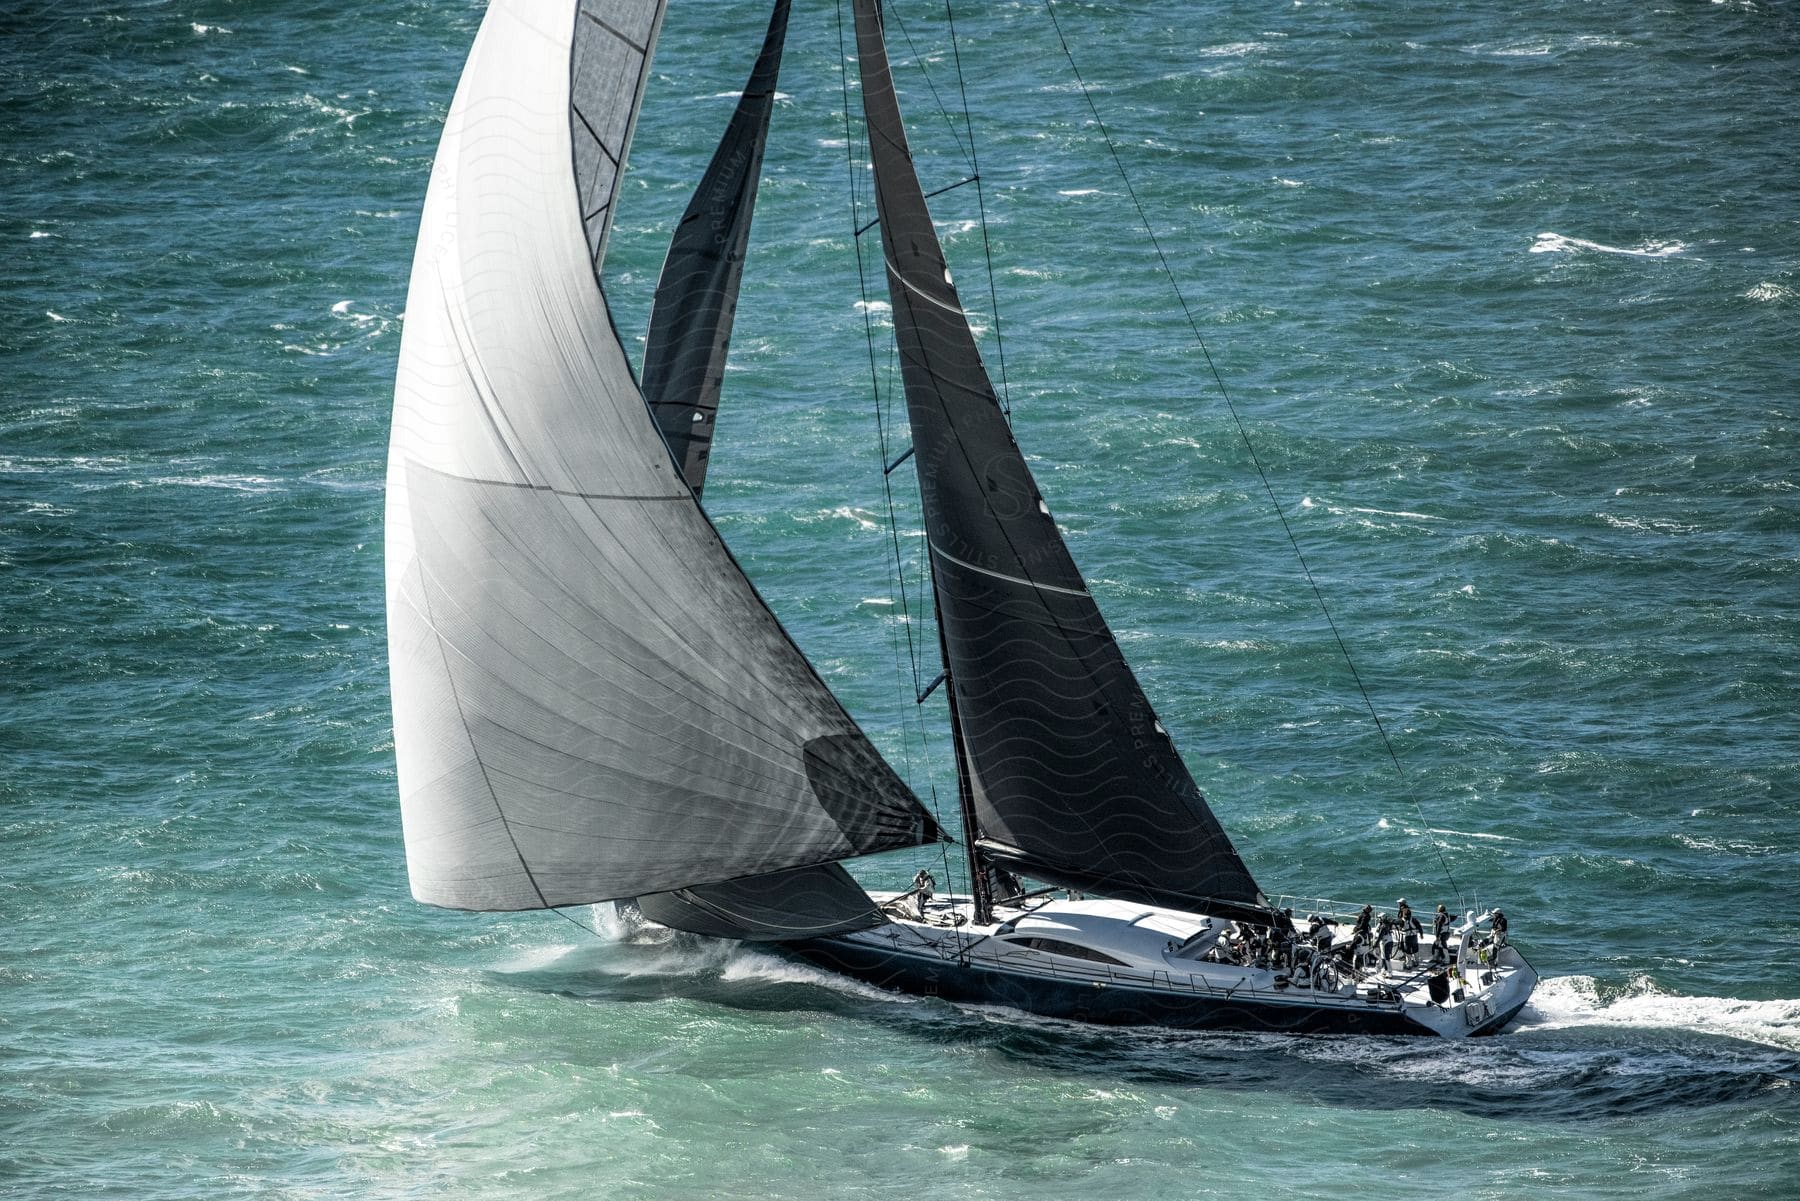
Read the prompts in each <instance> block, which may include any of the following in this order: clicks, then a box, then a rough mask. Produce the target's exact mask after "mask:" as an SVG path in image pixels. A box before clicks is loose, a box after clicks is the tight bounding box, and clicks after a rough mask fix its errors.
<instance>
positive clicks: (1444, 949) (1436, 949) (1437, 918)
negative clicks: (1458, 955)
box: [1431, 904, 1450, 963]
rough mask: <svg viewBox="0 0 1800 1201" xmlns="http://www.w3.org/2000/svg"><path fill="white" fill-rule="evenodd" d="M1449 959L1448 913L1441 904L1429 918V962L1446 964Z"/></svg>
mask: <svg viewBox="0 0 1800 1201" xmlns="http://www.w3.org/2000/svg"><path fill="white" fill-rule="evenodd" d="M1449 959H1450V911H1449V910H1448V909H1446V908H1444V906H1443V905H1442V904H1440V905H1438V907H1437V912H1436V913H1435V914H1433V915H1432V917H1431V961H1432V962H1433V963H1447V962H1449Z"/></svg>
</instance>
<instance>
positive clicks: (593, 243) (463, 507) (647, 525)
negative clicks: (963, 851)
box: [386, 0, 938, 909]
mask: <svg viewBox="0 0 1800 1201" xmlns="http://www.w3.org/2000/svg"><path fill="white" fill-rule="evenodd" d="M662 11H663V3H662V0H579V2H577V0H562V2H561V3H548V2H545V0H496V3H494V4H493V5H492V6H491V7H490V8H489V10H488V13H487V16H486V17H485V19H484V20H483V23H482V28H481V31H480V33H479V35H478V36H477V38H476V42H475V46H474V48H473V49H472V51H471V53H470V57H469V62H468V66H467V67H466V68H465V70H464V73H463V78H462V81H461V83H460V84H459V85H458V88H457V94H456V97H455V100H454V101H453V103H452V106H451V111H450V114H449V118H448V119H447V121H446V122H445V128H444V135H443V140H442V143H441V144H440V147H439V151H438V157H437V161H436V164H435V166H434V168H433V174H432V182H431V187H430V189H429V191H428V194H427V196H426V202H425V211H424V213H423V214H422V217H421V222H420V235H419V249H418V253H417V256H416V258H415V260H414V264H413V276H412V282H411V286H410V291H409V295H408V304H407V320H406V325H405V330H404V333H403V336H402V343H401V352H400V367H399V372H398V378H397V381H396V386H395V405H394V425H393V435H392V442H391V446H390V454H389V468H388V506H387V535H386V536H387V569H388V636H389V660H390V669H391V676H392V690H393V702H394V743H395V755H396V759H397V761H398V768H399V777H400V779H399V784H400V794H401V810H402V817H403V822H404V826H405V832H406V847H407V869H408V873H409V876H410V878H411V881H412V887H413V894H414V896H416V897H417V898H418V899H420V900H422V901H426V902H429V903H431V904H436V905H443V906H448V907H452V908H462V909H526V908H538V907H545V906H556V905H568V904H579V903H585V902H591V901H599V900H607V899H613V898H620V897H633V896H639V895H642V894H645V893H654V892H662V891H668V890H672V889H679V888H687V887H692V886H695V885H702V884H712V883H718V882H722V881H730V880H739V879H743V878H745V877H752V876H759V875H765V874H768V873H771V872H778V871H784V870H787V869H792V868H800V867H807V866H811V865H815V864H822V863H831V862H834V861H836V860H839V859H843V858H845V857H848V856H851V855H858V854H869V853H872V852H875V851H880V850H889V849H895V848H900V847H906V846H913V845H918V844H920V843H923V842H927V841H930V840H931V839H933V838H935V837H937V835H938V831H937V828H936V825H935V823H933V822H932V820H931V818H930V816H929V814H927V813H926V811H925V810H924V808H923V807H922V806H921V805H920V804H919V802H918V799H917V798H916V797H914V796H913V795H912V793H911V791H910V790H909V789H908V788H907V787H906V785H905V784H904V783H902V782H901V781H900V779H899V778H898V777H897V776H896V775H895V774H894V772H893V770H892V769H891V768H890V767H889V766H888V765H887V764H886V763H885V762H884V761H883V760H882V758H881V756H880V755H879V754H878V753H877V752H876V751H875V749H874V747H873V746H871V745H870V744H869V742H868V739H867V738H866V736H864V735H863V734H862V732H861V731H860V730H859V729H858V728H857V726H856V724H855V722H854V721H852V720H851V718H850V717H849V716H848V715H847V714H846V713H845V712H844V710H843V708H842V706H841V705H839V703H838V702H837V700H836V698H835V697H833V696H832V695H831V693H830V691H829V690H828V689H827V688H826V687H825V686H824V684H823V683H822V682H821V681H820V680H819V678H818V676H817V674H816V673H815V672H814V671H813V670H812V668H811V666H810V665H809V664H808V663H807V662H806V660H805V658H804V656H802V655H801V653H800V652H799V650H798V648H796V647H795V646H794V644H793V642H792V641H791V640H790V639H789V638H788V637H787V635H786V633H785V632H784V631H783V630H782V628H781V626H780V625H779V623H778V622H777V621H776V620H775V618H774V617H773V615H771V614H770V613H769V611H768V609H767V607H766V606H765V605H764V604H763V602H762V600H761V598H760V597H759V596H758V595H757V594H756V591H755V589H754V588H753V587H752V586H751V585H750V583H749V581H748V580H747V579H746V578H745V577H744V575H743V573H742V572H741V571H740V570H739V569H738V567H737V565H736V563H735V562H734V561H733V559H732V558H731V555H730V553H729V552H728V551H727V550H726V548H725V546H724V544H723V543H722V542H721V541H720V539H719V536H718V533H717V531H716V530H714V529H713V527H712V524H711V523H710V522H709V521H708V520H707V519H706V516H705V514H704V513H702V512H701V510H700V508H699V505H698V503H697V502H696V501H695V499H694V496H693V492H692V491H691V489H689V487H688V486H687V484H686V483H685V482H684V481H683V480H682V478H681V477H680V475H679V473H678V472H677V471H676V470H675V469H674V467H673V465H672V464H671V462H670V458H669V454H668V451H667V448H666V447H665V445H664V443H663V440H662V437H661V435H660V434H659V432H658V431H657V429H656V426H655V424H654V423H653V422H652V420H651V419H650V416H649V412H648V409H647V408H646V407H645V404H644V399H643V396H642V394H641V393H640V392H639V390H638V388H637V386H636V384H635V382H634V380H633V378H632V372H631V368H630V365H629V363H628V362H627V360H626V357H625V353H624V349H623V347H622V346H621V344H620V340H619V337H618V334H617V332H616V330H615V329H614V326H613V321H612V316H611V313H610V312H609V310H608V308H607V306H606V302H605V298H604V296H603V295H602V292H601V289H600V288H599V287H597V286H596V284H597V282H598V280H599V267H598V265H599V262H600V261H601V259H602V258H603V255H604V251H605V244H606V238H607V234H608V231H609V229H610V224H611V214H612V208H613V201H614V198H615V196H616V194H617V189H618V183H619V177H620V173H621V171H622V169H623V164H624V162H625V156H626V150H627V147H628V146H629V142H630V135H631V130H632V126H633V124H634V121H635V116H636V111H637V105H638V102H639V99H640V98H641V95H642V90H643V82H644V79H645V76H646V72H647V67H648V59H649V54H650V51H651V48H652V47H653V45H654V42H655V37H656V32H657V28H658V25H659V23H660V20H661V16H662Z"/></svg>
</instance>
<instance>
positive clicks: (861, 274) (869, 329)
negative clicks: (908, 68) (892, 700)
mask: <svg viewBox="0 0 1800 1201" xmlns="http://www.w3.org/2000/svg"><path fill="white" fill-rule="evenodd" d="M836 9H837V34H838V80H839V84H840V86H841V88H842V91H843V98H844V163H845V168H846V170H847V172H848V178H849V182H850V227H851V228H852V229H855V228H857V227H858V226H859V225H860V224H861V221H860V217H861V210H860V206H859V205H858V203H857V193H856V175H857V172H856V139H855V138H854V137H853V136H852V133H851V129H850V72H849V69H848V68H847V67H846V66H845V65H844V64H845V62H846V61H847V59H846V57H845V46H844V5H843V0H838V3H837V5H836ZM850 241H851V246H852V248H853V249H854V250H855V252H856V286H857V290H858V292H859V294H860V295H861V298H862V305H861V307H862V318H863V340H864V341H865V342H866V343H867V345H868V352H869V385H870V388H871V389H872V390H873V391H874V394H875V436H876V441H877V443H878V449H879V451H880V454H881V462H882V464H883V466H885V465H886V464H887V462H888V447H887V424H886V422H884V421H883V420H882V416H881V370H880V367H879V366H878V365H877V363H876V359H875V323H874V318H873V316H872V315H871V313H870V309H869V279H868V272H867V270H866V269H865V268H864V266H863V252H862V240H861V239H860V238H859V237H853V238H851V240H850ZM881 479H882V484H881V488H882V492H883V494H884V495H885V497H886V500H887V510H888V533H889V536H890V540H891V541H892V543H893V548H894V575H895V577H896V579H897V580H898V581H899V587H900V612H901V613H902V614H909V613H910V612H911V611H912V606H911V604H910V602H909V601H908V599H907V595H906V571H905V568H904V567H903V566H902V565H901V556H900V531H899V529H898V526H897V524H896V522H895V521H894V490H893V488H892V486H891V485H890V483H889V477H888V475H887V474H885V473H884V474H883V475H882V477H881ZM905 625H906V647H907V657H908V658H909V659H910V660H911V664H912V677H913V681H912V682H913V692H914V693H917V692H918V690H919V651H918V644H917V639H915V638H914V636H913V630H912V622H911V621H907V622H906V623H905Z"/></svg>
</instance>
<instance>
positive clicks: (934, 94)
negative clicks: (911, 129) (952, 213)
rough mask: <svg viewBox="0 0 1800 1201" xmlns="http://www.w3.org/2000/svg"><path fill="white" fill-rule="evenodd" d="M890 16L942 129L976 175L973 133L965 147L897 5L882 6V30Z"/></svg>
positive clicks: (965, 108) (966, 119) (965, 114)
mask: <svg viewBox="0 0 1800 1201" xmlns="http://www.w3.org/2000/svg"><path fill="white" fill-rule="evenodd" d="M890 15H891V16H892V17H893V18H894V23H895V24H896V25H898V26H900V36H901V37H903V38H905V39H906V48H907V49H908V50H911V51H912V56H913V65H914V66H916V67H918V68H919V74H920V75H922V76H924V77H925V86H926V87H927V88H929V89H931V102H932V103H933V104H935V105H937V111H938V115H939V116H940V117H942V118H943V119H944V128H946V129H948V130H949V131H950V136H951V138H953V139H954V140H955V142H956V149H957V152H958V153H959V154H961V155H963V156H964V157H965V158H967V159H968V160H969V174H970V175H975V174H977V172H976V170H975V131H974V130H973V129H970V130H969V145H968V146H967V147H965V146H964V145H963V139H962V135H961V134H959V133H957V131H956V122H955V121H953V120H952V119H951V117H950V109H949V108H948V107H947V106H946V105H945V104H944V98H943V97H942V96H940V95H938V90H937V81H936V80H934V79H932V78H931V68H930V67H928V66H926V65H925V62H926V59H925V56H924V55H923V54H920V53H919V47H918V46H917V45H916V44H914V42H913V39H912V30H910V29H908V28H907V27H906V19H905V18H904V17H902V16H901V15H900V8H899V6H898V5H893V4H883V5H882V6H881V24H882V28H883V29H885V28H887V18H888V17H889V16H890ZM959 80H960V76H959ZM968 123H969V105H968V102H967V101H965V102H964V103H963V124H964V125H965V126H966V125H968Z"/></svg>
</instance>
